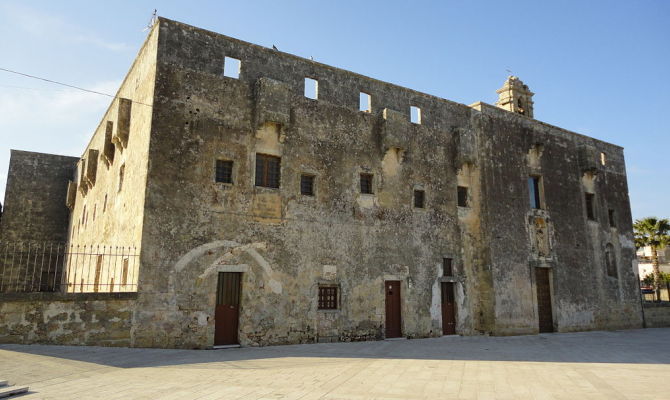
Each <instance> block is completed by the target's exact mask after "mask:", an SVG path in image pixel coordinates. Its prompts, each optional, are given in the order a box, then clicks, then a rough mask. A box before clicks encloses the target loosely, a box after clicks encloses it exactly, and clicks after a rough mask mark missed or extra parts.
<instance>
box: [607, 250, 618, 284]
mask: <svg viewBox="0 0 670 400" xmlns="http://www.w3.org/2000/svg"><path fill="white" fill-rule="evenodd" d="M605 268H606V270H607V275H608V276H611V277H613V278H616V277H617V275H618V274H617V267H616V255H615V253H614V246H612V243H607V245H606V246H605Z"/></svg>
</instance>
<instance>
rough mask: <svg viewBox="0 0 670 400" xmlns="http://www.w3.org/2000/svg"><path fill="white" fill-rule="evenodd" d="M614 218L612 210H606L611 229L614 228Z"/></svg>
mask: <svg viewBox="0 0 670 400" xmlns="http://www.w3.org/2000/svg"><path fill="white" fill-rule="evenodd" d="M615 217H616V215H615V214H614V210H612V209H609V210H607V219H608V220H609V222H610V226H611V227H612V228H616V218H615Z"/></svg>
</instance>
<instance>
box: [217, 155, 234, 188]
mask: <svg viewBox="0 0 670 400" xmlns="http://www.w3.org/2000/svg"><path fill="white" fill-rule="evenodd" d="M215 175H216V176H215V178H214V179H215V181H216V182H220V183H233V162H232V161H229V160H216V174H215Z"/></svg>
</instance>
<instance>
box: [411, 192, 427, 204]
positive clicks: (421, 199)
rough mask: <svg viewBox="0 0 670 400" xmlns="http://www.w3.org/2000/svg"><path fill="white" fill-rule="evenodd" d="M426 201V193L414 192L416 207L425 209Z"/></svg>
mask: <svg viewBox="0 0 670 400" xmlns="http://www.w3.org/2000/svg"><path fill="white" fill-rule="evenodd" d="M425 201H426V192H425V191H423V190H414V207H416V208H424V205H425V204H424V203H425Z"/></svg>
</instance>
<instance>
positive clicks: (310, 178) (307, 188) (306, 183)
mask: <svg viewBox="0 0 670 400" xmlns="http://www.w3.org/2000/svg"><path fill="white" fill-rule="evenodd" d="M300 194H301V195H303V196H314V175H307V174H302V175H300Z"/></svg>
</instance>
